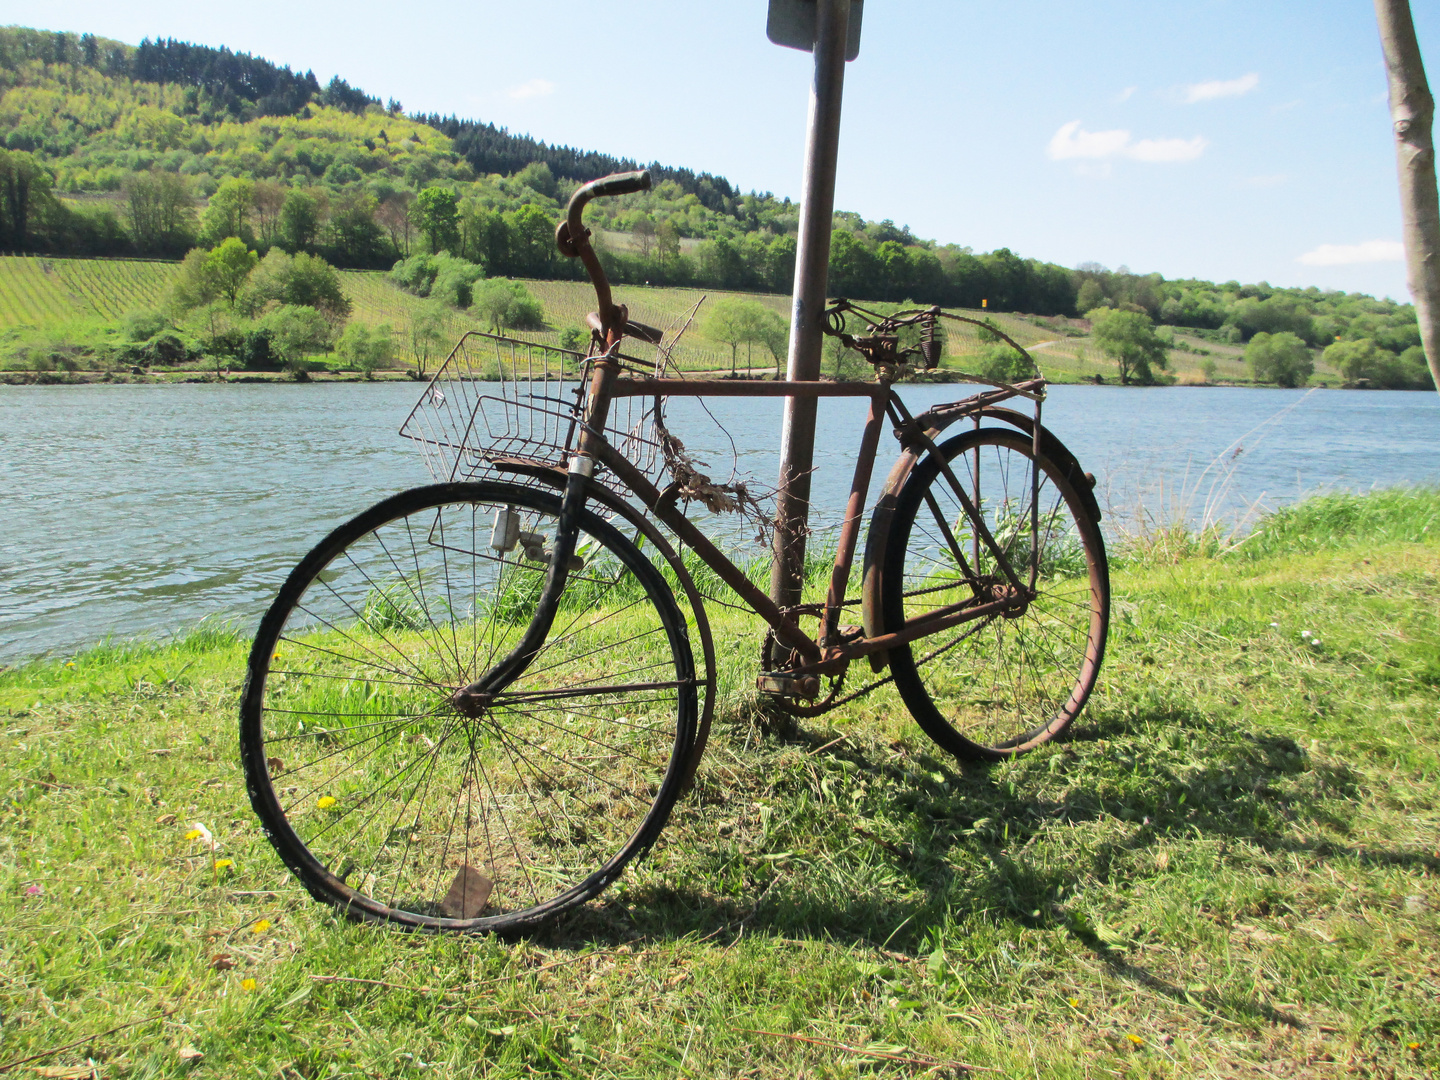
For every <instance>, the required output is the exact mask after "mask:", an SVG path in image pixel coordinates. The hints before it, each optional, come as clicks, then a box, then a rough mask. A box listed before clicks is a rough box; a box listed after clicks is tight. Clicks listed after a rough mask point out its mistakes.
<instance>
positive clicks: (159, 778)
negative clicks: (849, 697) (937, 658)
mask: <svg viewBox="0 0 1440 1080" xmlns="http://www.w3.org/2000/svg"><path fill="white" fill-rule="evenodd" d="M1437 511H1440V492H1435V491H1410V492H1387V493H1379V494H1376V495H1371V496H1366V497H1349V496H1335V497H1329V498H1326V499H1321V500H1315V501H1312V502H1311V503H1308V504H1304V505H1302V506H1301V507H1299V508H1296V509H1294V510H1291V511H1287V512H1285V513H1284V514H1282V515H1278V516H1277V517H1275V518H1272V519H1269V520H1267V521H1265V522H1262V523H1261V526H1260V535H1259V536H1258V537H1257V539H1256V541H1255V542H1254V543H1253V544H1250V545H1246V546H1242V547H1241V548H1239V549H1236V550H1234V551H1232V552H1231V553H1230V554H1228V555H1221V556H1208V557H1207V556H1203V555H1202V556H1196V557H1190V558H1186V559H1182V560H1180V561H1171V560H1165V561H1164V562H1161V563H1157V562H1154V561H1147V560H1146V559H1145V558H1143V557H1140V556H1136V557H1132V558H1130V559H1129V560H1127V561H1126V562H1125V565H1124V568H1123V569H1121V570H1119V571H1117V573H1116V574H1115V577H1114V593H1115V610H1114V619H1113V623H1112V634H1111V639H1110V654H1109V657H1108V660H1107V664H1106V668H1105V673H1104V676H1103V678H1102V681H1101V684H1100V687H1099V689H1098V692H1097V693H1096V695H1095V697H1094V698H1093V699H1092V702H1091V704H1090V706H1089V708H1088V709H1087V710H1086V712H1085V714H1084V715H1083V716H1082V717H1081V719H1080V721H1079V723H1078V724H1077V725H1076V728H1075V729H1074V731H1073V732H1072V733H1071V734H1070V735H1069V736H1068V737H1067V738H1065V739H1064V740H1062V741H1060V742H1059V743H1056V744H1053V745H1050V746H1047V747H1044V748H1041V749H1040V750H1037V751H1035V752H1034V753H1032V754H1030V755H1028V756H1026V757H1023V758H1021V759H1019V760H1017V761H1014V762H1010V763H1006V764H1002V765H999V766H994V767H990V768H973V767H968V766H962V765H961V764H960V763H958V762H956V761H953V760H950V759H947V758H945V757H943V756H941V755H938V754H936V753H933V752H932V749H931V746H930V745H929V744H928V742H927V740H926V739H925V738H924V736H923V735H922V734H920V733H919V732H918V730H917V729H916V728H915V727H914V725H913V724H912V723H911V722H910V721H909V720H908V718H907V717H905V716H904V715H903V714H901V713H900V712H899V710H898V708H897V707H896V705H895V704H894V700H893V698H890V697H888V696H885V695H883V694H881V695H876V696H875V697H873V698H870V699H866V700H865V701H864V702H861V703H857V704H856V705H852V706H847V707H845V708H844V709H842V710H840V711H838V712H837V713H835V714H832V715H830V716H828V717H826V718H824V719H822V720H817V721H806V722H802V723H799V724H788V723H780V722H776V721H774V720H773V719H767V718H766V717H765V716H764V715H763V714H762V713H761V712H760V711H759V710H758V709H757V708H756V707H755V703H754V699H753V696H752V695H750V694H748V693H747V692H746V690H745V689H744V688H745V687H746V686H747V685H748V684H750V682H751V680H752V679H753V674H754V669H755V655H756V653H757V652H758V634H757V632H756V629H755V626H754V625H753V623H752V622H749V621H747V620H745V619H743V618H742V617H741V616H739V615H736V614H734V613H731V612H729V611H728V610H727V609H724V608H720V607H718V606H717V607H712V609H711V614H712V618H714V619H715V620H716V622H717V624H718V625H717V638H718V641H717V645H718V647H719V652H720V655H721V656H722V658H724V659H723V660H722V663H723V664H724V665H725V666H724V669H723V671H722V673H721V674H722V676H723V682H724V686H725V691H724V697H723V701H722V713H721V716H720V718H719V722H718V723H717V725H716V730H715V731H714V733H713V735H712V739H711V744H710V750H709V753H708V754H707V757H706V761H705V764H704V765H703V766H702V770H701V772H700V775H699V778H698V781H697V785H696V788H695V790H694V792H693V793H692V794H691V795H689V796H688V797H686V798H685V799H684V800H683V801H682V803H681V804H680V805H679V806H678V807H677V810H676V812H675V814H674V816H673V818H672V820H671V824H670V826H669V828H668V829H667V830H666V832H665V834H664V835H663V836H662V838H661V841H660V843H659V844H658V845H657V846H656V848H655V850H654V851H653V852H652V854H651V856H650V857H649V858H648V859H647V860H646V861H645V862H644V863H642V864H640V865H639V866H638V867H634V868H632V869H631V870H629V871H627V872H626V874H625V876H624V877H623V878H622V879H621V880H620V882H618V883H617V884H616V885H615V886H614V887H612V888H611V889H610V890H609V891H608V892H606V893H604V894H602V896H601V898H600V899H599V900H598V901H596V902H594V903H592V904H591V905H589V906H588V907H587V908H586V909H584V911H583V912H582V913H581V914H580V915H578V916H576V917H573V918H571V919H569V920H568V921H565V922H563V923H561V924H559V925H558V926H556V927H554V928H553V929H551V930H549V931H547V932H545V933H543V934H540V935H538V936H536V937H534V938H530V939H526V940H521V941H517V942H504V941H498V940H494V939H491V938H472V939H463V938H453V937H433V936H426V935H417V934H406V933H402V932H397V931H394V930H390V929H387V928H385V927H377V926H361V925H356V924H353V923H349V922H346V921H344V920H342V919H339V918H337V917H336V916H335V914H334V913H333V912H331V911H330V910H329V909H326V908H323V907H321V906H319V905H317V904H316V903H314V902H313V901H311V900H310V899H309V898H308V897H307V896H306V895H305V894H304V893H303V891H302V890H301V889H300V888H299V886H298V885H297V884H296V882H295V881H294V880H292V879H291V878H289V877H288V876H287V875H286V873H285V872H284V871H283V869H282V867H281V864H280V862H279V860H278V859H277V858H276V856H275V855H274V854H273V852H272V851H271V849H270V848H269V845H268V844H267V842H266V841H265V840H264V838H263V837H262V836H261V835H260V833H259V830H258V827H257V825H256V824H255V821H254V819H253V818H252V816H251V814H250V811H249V809H248V805H247V802H246V797H245V793H244V785H243V781H242V779H241V776H240V771H239V766H238V761H237V751H236V735H235V728H236V719H235V706H236V698H237V694H238V689H239V680H240V676H241V670H242V665H243V661H244V656H245V651H246V642H245V641H244V640H242V638H241V637H237V636H236V635H234V634H231V633H228V632H221V631H215V630H207V631H202V632H199V633H195V634H192V635H191V636H189V637H186V638H183V639H181V640H178V641H175V642H173V643H167V644H157V645H138V644H137V645H110V646H105V647H102V648H98V649H95V650H93V651H90V652H87V653H84V654H81V655H79V656H76V657H74V658H70V659H54V660H46V661H42V662H38V663H34V664H30V665H27V666H25V667H21V668H18V669H14V670H11V671H8V672H4V673H3V674H0V745H3V754H0V794H3V797H4V807H3V811H0V814H3V816H0V925H3V927H4V933H3V934H0V970H3V971H4V973H5V978H4V980H3V983H0V1011H3V1025H4V1026H3V1034H0V1068H4V1067H6V1066H8V1065H11V1064H12V1063H16V1062H20V1061H22V1060H25V1059H28V1058H31V1057H32V1056H33V1055H42V1056H39V1057H35V1058H34V1060H32V1061H28V1062H27V1063H26V1064H24V1065H23V1066H20V1067H18V1068H16V1069H15V1070H14V1072H13V1075H17V1076H22V1075H35V1073H33V1072H32V1071H30V1070H32V1068H34V1067H36V1066H40V1067H47V1068H52V1069H56V1068H60V1067H66V1066H80V1065H84V1064H86V1063H87V1062H90V1061H93V1062H94V1063H95V1066H96V1069H97V1072H98V1075H100V1076H104V1077H124V1076H136V1077H139V1076H144V1077H163V1076H180V1075H194V1076H217V1077H220V1076H223V1077H232V1076H249V1075H255V1076H275V1077H279V1076H284V1077H296V1076H299V1077H307V1078H308V1077H330V1076H356V1077H360V1076H365V1077H379V1076H383V1077H410V1076H426V1075H431V1076H447V1077H448V1076H484V1077H511V1076H513V1077H528V1076H533V1075H547V1076H559V1077H572V1076H573V1077H591V1076H604V1077H660V1076H664V1077H671V1076H687V1077H707V1078H708V1077H741V1076H745V1077H796V1076H801V1075H803V1076H807V1077H811V1076H813V1077H849V1076H865V1077H870V1076H884V1077H891V1076H894V1077H899V1076H966V1075H972V1073H971V1072H970V1071H969V1070H970V1069H971V1068H972V1067H973V1069H974V1072H973V1075H977V1076H992V1075H994V1076H1005V1077H1017V1078H1018V1077H1036V1076H1042V1077H1047V1078H1048V1077H1077V1078H1078V1077H1089V1076H1106V1075H1121V1076H1130V1077H1194V1076H1221V1077H1261V1076H1276V1075H1279V1076H1287V1077H1312V1076H1313V1077H1332V1076H1357V1077H1377V1076H1384V1077H1421V1076H1432V1075H1434V1074H1435V1072H1436V1070H1437V1069H1440V883H1437V871H1440V807H1437V800H1440V756H1437V750H1440V719H1437V712H1440V660H1437V658H1440V538H1437V536H1436V529H1435V528H1434V526H1433V525H1432V524H1431V523H1432V522H1433V521H1435V518H1436V514H1437ZM1267 538H1268V539H1267ZM852 675H855V676H857V677H858V675H859V672H853V673H852ZM212 839H213V846H212V843H211V840H212ZM122 1025H131V1026H128V1027H122ZM71 1044H73V1045H71ZM67 1046H68V1048H66V1049H61V1050H56V1048H60V1047H67ZM52 1050H55V1051H56V1052H53V1053H50V1052H49V1051H52ZM981 1070H986V1071H981ZM76 1075H79V1074H78V1073H77V1074H76Z"/></svg>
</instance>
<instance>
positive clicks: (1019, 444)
mask: <svg viewBox="0 0 1440 1080" xmlns="http://www.w3.org/2000/svg"><path fill="white" fill-rule="evenodd" d="M937 449H938V450H939V452H940V453H941V454H942V455H943V456H944V459H945V461H946V462H947V463H948V464H949V466H950V469H951V472H952V474H953V475H954V477H955V478H956V480H957V481H958V482H959V483H960V485H961V486H962V487H963V488H964V490H965V493H966V495H967V496H968V497H969V499H970V500H971V503H972V505H974V506H975V507H976V508H977V510H978V511H979V513H980V515H981V517H982V518H983V520H984V522H985V525H986V526H987V527H988V529H989V530H990V533H991V535H992V536H993V537H994V538H995V540H996V543H997V545H998V546H999V547H1000V548H1001V550H1002V551H1003V552H1004V554H1005V557H1006V559H1007V560H1008V561H1009V562H1010V564H1011V567H1012V568H1013V569H1014V571H1015V573H1016V575H1017V577H1018V578H1019V579H1020V581H1021V584H1022V587H1023V588H1026V589H1030V588H1031V587H1030V581H1031V575H1032V572H1033V574H1034V585H1033V591H1032V592H1031V595H1030V596H1029V599H1028V602H1026V603H1024V604H1023V605H1020V606H1017V607H1015V608H1012V609H1010V610H1007V611H1005V612H1003V613H999V612H994V613H991V614H989V615H986V616H982V617H979V618H976V619H974V620H972V621H968V622H962V623H959V624H958V625H955V626H951V627H949V628H948V629H945V630H942V631H940V632H938V633H936V634H933V635H931V636H929V637H924V638H920V639H919V640H917V641H913V642H911V643H910V644H908V645H904V646H900V647H898V648H895V649H892V650H890V668H891V671H892V672H893V673H894V676H895V686H896V688H897V689H898V690H899V692H900V696H901V698H902V700H904V702H905V705H906V707H907V708H908V709H909V710H910V713H911V715H913V716H914V717H915V720H916V722H917V723H919V725H920V727H921V728H922V729H923V730H924V731H925V732H926V734H928V735H929V736H930V737H931V738H932V739H934V740H935V741H936V742H937V743H938V744H939V745H940V746H942V747H943V748H944V749H946V750H948V751H950V752H951V753H953V754H955V755H956V756H958V757H962V758H968V759H976V760H993V759H997V758H1003V757H1007V756H1009V755H1012V754H1017V753H1020V752H1021V751H1024V750H1028V749H1030V748H1031V747H1034V746H1037V745H1039V744H1040V743H1043V742H1045V741H1046V740H1048V739H1051V738H1053V737H1054V736H1055V735H1057V734H1059V733H1060V732H1061V731H1063V730H1065V728H1066V727H1068V726H1069V725H1070V723H1071V722H1072V721H1073V720H1074V719H1075V717H1076V716H1077V715H1078V714H1079V713H1080V710H1081V709H1082V708H1084V706H1085V702H1086V699H1087V698H1088V697H1089V696H1090V691H1091V690H1092V689H1093V688H1094V685H1095V679H1096V677H1097V675H1098V674H1099V671H1100V663H1101V660H1102V659H1103V657H1104V654H1105V637H1106V631H1107V627H1108V625H1109V618H1110V578H1109V571H1108V568H1107V565H1106V560H1105V544H1104V540H1103V539H1102V538H1101V535H1100V529H1099V527H1098V525H1097V524H1096V523H1095V522H1094V521H1093V520H1092V519H1091V517H1090V515H1089V514H1088V513H1087V512H1086V510H1085V507H1084V504H1083V502H1082V500H1081V499H1080V497H1079V495H1078V494H1077V492H1076V490H1075V488H1074V486H1073V485H1072V484H1071V483H1070V481H1069V480H1068V479H1067V472H1068V470H1063V469H1062V468H1061V467H1060V466H1058V465H1057V464H1056V463H1055V462H1054V461H1052V460H1050V459H1049V458H1048V457H1045V456H1043V455H1042V456H1041V457H1040V458H1039V459H1038V460H1037V459H1035V458H1034V457H1033V450H1032V445H1031V440H1030V438H1029V436H1027V435H1024V434H1022V433H1020V432H1018V431H1011V430H1009V429H1004V428H981V429H978V430H974V431H968V432H965V433H963V434H961V435H957V436H955V437H954V438H951V439H949V440H947V441H946V442H944V443H942V444H941V445H940V446H939V447H937ZM1032 463H1033V465H1034V466H1035V469H1038V475H1036V474H1035V473H1033V472H1032ZM1036 481H1038V483H1036ZM1032 484H1035V487H1038V491H1037V490H1035V487H1032ZM1032 507H1034V508H1036V510H1037V511H1038V512H1037V513H1036V514H1035V515H1034V518H1033V519H1032ZM1032 521H1034V522H1038V530H1034V531H1033V532H1032ZM1032 535H1033V537H1034V541H1035V542H1034V543H1032ZM883 574H884V576H883V579H882V583H881V591H882V597H883V611H884V625H885V629H886V630H887V632H891V633H895V632H898V631H899V630H900V629H901V628H902V627H903V626H904V624H905V621H906V619H909V618H914V617H916V616H918V615H923V614H925V613H926V612H929V611H934V610H935V609H937V608H941V607H944V606H946V605H951V604H957V603H968V602H974V603H976V604H980V603H984V602H987V601H990V600H992V599H993V598H994V597H996V596H997V595H1003V594H1004V593H1005V590H1006V589H1007V579H1006V578H1005V577H1004V575H1003V573H1002V571H1001V568H1000V566H999V564H998V562H997V560H996V559H995V557H994V555H993V554H992V553H991V552H990V551H989V550H988V549H987V546H986V545H985V544H984V543H983V542H981V540H980V534H979V532H978V530H977V529H976V528H975V524H974V522H973V521H972V520H971V519H970V517H969V516H968V514H967V512H966V511H965V509H964V506H963V504H962V502H961V500H960V499H959V497H958V495H957V494H956V492H955V490H954V489H953V488H952V486H951V483H950V480H949V479H948V478H947V477H946V476H945V474H944V472H943V471H942V470H941V468H940V463H939V461H938V460H936V458H935V457H934V455H928V456H927V457H926V458H925V459H924V460H922V461H920V462H919V463H918V464H917V465H916V466H915V469H914V471H913V472H912V473H911V474H910V477H909V478H908V479H907V480H906V482H905V484H904V486H903V487H902V488H901V489H900V494H899V496H898V498H897V500H896V507H895V516H894V524H893V525H892V526H891V531H890V536H889V539H888V541H887V544H886V549H885V562H884V571H883Z"/></svg>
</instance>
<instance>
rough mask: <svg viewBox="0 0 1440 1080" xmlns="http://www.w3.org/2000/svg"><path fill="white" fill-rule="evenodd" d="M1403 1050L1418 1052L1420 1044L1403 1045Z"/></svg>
mask: <svg viewBox="0 0 1440 1080" xmlns="http://www.w3.org/2000/svg"><path fill="white" fill-rule="evenodd" d="M1405 1049H1406V1050H1419V1049H1420V1044H1419V1043H1406V1044H1405Z"/></svg>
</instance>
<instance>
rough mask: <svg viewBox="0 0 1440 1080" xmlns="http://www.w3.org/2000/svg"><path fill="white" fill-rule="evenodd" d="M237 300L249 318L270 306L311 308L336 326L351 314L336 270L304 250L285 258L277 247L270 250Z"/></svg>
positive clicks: (347, 299)
mask: <svg viewBox="0 0 1440 1080" xmlns="http://www.w3.org/2000/svg"><path fill="white" fill-rule="evenodd" d="M239 299H240V306H241V307H242V308H243V309H245V310H246V311H247V312H248V313H249V314H251V315H254V314H256V313H258V312H259V311H260V310H261V309H263V308H264V307H265V306H266V305H267V304H270V303H276V304H281V305H286V304H289V305H292V306H299V307H311V308H314V309H315V310H316V311H319V312H320V313H321V314H323V315H325V316H326V317H327V318H329V319H330V320H331V321H332V322H335V323H339V322H343V321H344V320H345V319H346V318H347V317H348V316H349V314H350V298H349V297H347V296H346V295H345V290H344V289H343V288H342V287H341V285H340V275H339V274H337V273H336V272H335V268H334V267H333V266H331V265H330V264H329V263H327V262H326V261H325V260H324V259H322V258H321V257H320V256H319V255H307V254H306V253H305V252H303V251H302V252H300V253H299V254H298V255H288V254H286V253H285V252H284V251H282V250H280V249H279V248H275V249H273V250H271V251H270V253H269V254H267V255H266V256H265V258H263V259H261V260H260V265H259V266H257V267H256V268H255V272H254V273H253V274H251V275H250V279H249V281H248V282H247V283H246V286H245V289H244V290H243V293H242V295H241V296H240V298H239Z"/></svg>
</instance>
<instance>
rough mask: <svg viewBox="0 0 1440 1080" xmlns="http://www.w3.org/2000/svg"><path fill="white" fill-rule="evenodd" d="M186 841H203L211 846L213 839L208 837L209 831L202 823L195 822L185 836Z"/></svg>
mask: <svg viewBox="0 0 1440 1080" xmlns="http://www.w3.org/2000/svg"><path fill="white" fill-rule="evenodd" d="M185 839H186V840H204V841H205V843H207V844H213V843H214V842H215V838H214V837H212V836H211V835H210V830H209V829H207V828H206V827H205V826H204V824H203V823H201V822H199V821H197V822H195V825H194V826H193V827H192V828H191V830H190V831H189V832H187V833H186V834H185Z"/></svg>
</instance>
